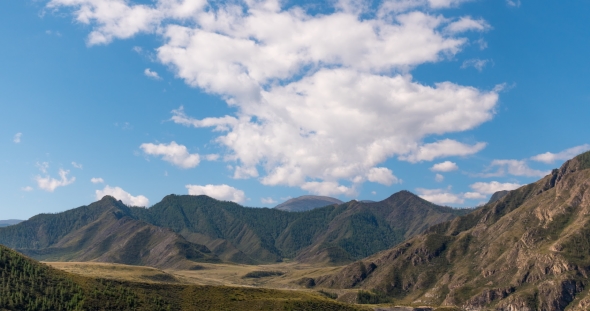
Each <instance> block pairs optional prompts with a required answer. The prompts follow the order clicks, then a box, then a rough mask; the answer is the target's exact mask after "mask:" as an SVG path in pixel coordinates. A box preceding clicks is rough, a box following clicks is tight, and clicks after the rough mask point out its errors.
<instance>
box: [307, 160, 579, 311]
mask: <svg viewBox="0 0 590 311" xmlns="http://www.w3.org/2000/svg"><path fill="white" fill-rule="evenodd" d="M589 189H590V152H587V153H584V154H581V155H579V156H577V157H575V158H574V159H572V160H570V161H567V162H566V163H565V164H563V166H562V167H561V168H560V169H556V170H553V171H552V172H551V174H549V175H547V176H545V177H544V178H542V179H541V180H539V181H537V182H536V183H532V184H529V185H526V186H523V187H521V188H519V189H516V190H513V191H510V192H508V194H507V195H505V196H504V197H503V198H501V199H499V200H497V201H495V202H493V203H490V204H487V205H485V206H483V207H481V208H479V209H477V210H475V211H473V212H472V213H470V214H468V215H465V216H462V217H458V218H455V219H453V220H451V221H448V222H444V223H441V224H438V225H435V226H433V227H431V228H429V229H428V230H427V231H426V232H425V233H423V234H420V235H417V236H415V237H413V238H411V239H409V240H406V241H404V242H403V243H401V244H399V245H398V246H396V247H394V248H392V249H389V250H387V251H383V252H380V253H378V254H375V255H373V256H371V257H368V258H365V259H363V260H361V261H359V262H356V263H354V264H351V265H349V266H347V267H346V268H344V269H342V270H341V271H340V272H338V273H337V274H335V275H332V276H329V277H323V278H321V279H320V280H316V284H318V285H319V286H326V287H333V288H358V289H365V290H371V291H373V292H374V293H379V294H380V295H381V296H385V297H389V298H392V299H394V301H395V302H396V303H399V304H407V305H421V306H426V305H429V306H446V307H447V308H453V309H455V308H456V309H457V310H528V311H535V310H546V311H563V310H572V311H582V310H590V291H588V287H589V285H590V284H589V281H588V280H589V275H590V216H589V215H590V190H589Z"/></svg>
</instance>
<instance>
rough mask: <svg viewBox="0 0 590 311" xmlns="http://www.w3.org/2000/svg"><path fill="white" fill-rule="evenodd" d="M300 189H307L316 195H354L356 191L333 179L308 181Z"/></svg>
mask: <svg viewBox="0 0 590 311" xmlns="http://www.w3.org/2000/svg"><path fill="white" fill-rule="evenodd" d="M301 189H303V190H306V191H309V192H310V193H314V194H317V195H326V196H331V195H347V196H354V195H355V194H356V193H357V192H356V189H354V188H350V187H346V186H343V185H340V184H338V183H337V182H333V181H323V182H319V181H310V182H306V183H305V184H303V185H302V186H301Z"/></svg>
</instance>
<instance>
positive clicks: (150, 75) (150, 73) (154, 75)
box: [143, 68, 162, 80]
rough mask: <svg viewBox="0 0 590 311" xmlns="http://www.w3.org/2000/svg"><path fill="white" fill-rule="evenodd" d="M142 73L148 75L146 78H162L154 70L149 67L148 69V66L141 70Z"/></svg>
mask: <svg viewBox="0 0 590 311" xmlns="http://www.w3.org/2000/svg"><path fill="white" fill-rule="evenodd" d="M143 74H144V75H146V77H148V78H152V79H155V80H161V79H162V78H161V77H160V75H158V73H157V72H155V71H152V70H151V69H149V68H146V69H145V70H144V71H143Z"/></svg>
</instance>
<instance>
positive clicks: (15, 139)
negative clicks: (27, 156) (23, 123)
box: [12, 133, 23, 144]
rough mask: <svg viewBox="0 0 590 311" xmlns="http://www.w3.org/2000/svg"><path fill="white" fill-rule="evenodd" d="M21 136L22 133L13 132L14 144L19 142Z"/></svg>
mask: <svg viewBox="0 0 590 311" xmlns="http://www.w3.org/2000/svg"><path fill="white" fill-rule="evenodd" d="M22 137H23V133H16V134H14V137H13V138H12V141H13V142H14V143H15V144H20V141H21V138H22Z"/></svg>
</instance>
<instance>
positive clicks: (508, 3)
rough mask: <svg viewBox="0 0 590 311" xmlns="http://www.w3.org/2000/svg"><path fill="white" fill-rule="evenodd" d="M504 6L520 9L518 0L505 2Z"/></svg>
mask: <svg viewBox="0 0 590 311" xmlns="http://www.w3.org/2000/svg"><path fill="white" fill-rule="evenodd" d="M506 4H507V5H508V6H511V7H514V8H518V7H520V0H506Z"/></svg>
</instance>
